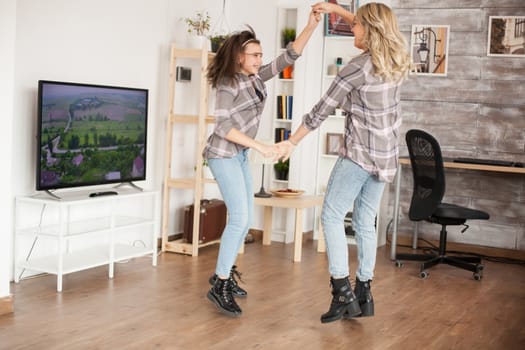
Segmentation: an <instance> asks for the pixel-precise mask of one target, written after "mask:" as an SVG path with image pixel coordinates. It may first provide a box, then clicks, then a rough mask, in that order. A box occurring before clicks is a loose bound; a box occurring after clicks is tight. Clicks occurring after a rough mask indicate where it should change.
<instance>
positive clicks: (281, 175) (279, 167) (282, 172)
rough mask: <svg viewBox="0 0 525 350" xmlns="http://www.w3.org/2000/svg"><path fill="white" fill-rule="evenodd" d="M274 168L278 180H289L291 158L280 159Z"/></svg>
mask: <svg viewBox="0 0 525 350" xmlns="http://www.w3.org/2000/svg"><path fill="white" fill-rule="evenodd" d="M273 168H274V170H275V178H276V179H277V180H288V170H289V168H290V160H289V159H287V160H286V161H284V162H283V161H281V160H280V159H279V161H278V162H277V163H275V164H274V165H273Z"/></svg>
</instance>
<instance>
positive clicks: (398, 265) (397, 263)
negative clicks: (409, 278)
mask: <svg viewBox="0 0 525 350" xmlns="http://www.w3.org/2000/svg"><path fill="white" fill-rule="evenodd" d="M403 266H404V264H403V262H402V261H399V260H396V267H400V268H401V267H403Z"/></svg>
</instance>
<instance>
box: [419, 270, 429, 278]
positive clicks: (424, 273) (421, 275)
mask: <svg viewBox="0 0 525 350" xmlns="http://www.w3.org/2000/svg"><path fill="white" fill-rule="evenodd" d="M419 277H420V278H421V279H426V278H427V277H428V272H426V271H421V272H420V273H419Z"/></svg>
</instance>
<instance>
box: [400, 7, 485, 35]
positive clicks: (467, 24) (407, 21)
mask: <svg viewBox="0 0 525 350" xmlns="http://www.w3.org/2000/svg"><path fill="white" fill-rule="evenodd" d="M395 12H396V14H397V19H398V22H399V29H400V30H401V31H403V32H410V31H411V30H412V24H435V25H439V24H449V25H450V30H451V31H454V32H480V31H482V30H484V27H483V26H482V18H483V16H484V12H483V10H482V9H480V8H472V9H458V8H455V9H439V10H436V9H419V8H412V9H398V10H395Z"/></svg>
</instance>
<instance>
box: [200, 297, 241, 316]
mask: <svg viewBox="0 0 525 350" xmlns="http://www.w3.org/2000/svg"><path fill="white" fill-rule="evenodd" d="M207 296H208V299H209V300H210V301H211V302H212V303H213V304H215V306H217V308H218V309H219V311H220V312H221V313H223V314H224V315H226V316H230V317H239V316H241V314H242V311H241V312H235V311H228V310H226V309H224V308H223V307H222V306H221V304H220V303H219V301H217V299H215V297H214V296H213V294H212V293H211V291H209V292H208V294H207Z"/></svg>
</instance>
